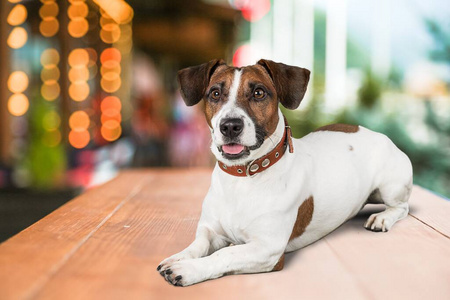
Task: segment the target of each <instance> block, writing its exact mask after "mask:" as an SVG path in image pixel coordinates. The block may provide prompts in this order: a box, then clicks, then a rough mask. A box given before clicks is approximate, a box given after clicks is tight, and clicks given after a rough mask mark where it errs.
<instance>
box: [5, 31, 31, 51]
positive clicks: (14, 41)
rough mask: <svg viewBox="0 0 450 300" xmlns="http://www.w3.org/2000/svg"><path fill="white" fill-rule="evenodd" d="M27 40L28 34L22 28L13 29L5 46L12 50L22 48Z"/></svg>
mask: <svg viewBox="0 0 450 300" xmlns="http://www.w3.org/2000/svg"><path fill="white" fill-rule="evenodd" d="M27 40H28V33H27V31H26V30H25V29H24V28H22V27H15V28H13V30H11V33H10V34H9V36H8V40H7V44H8V46H9V47H11V48H13V49H19V48H22V47H23V46H24V45H25V43H26V42H27Z"/></svg>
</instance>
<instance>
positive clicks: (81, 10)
mask: <svg viewBox="0 0 450 300" xmlns="http://www.w3.org/2000/svg"><path fill="white" fill-rule="evenodd" d="M88 13H89V7H88V6H87V4H86V3H84V2H83V1H72V4H71V5H70V6H69V9H68V10H67V15H68V16H69V18H70V19H75V18H85V17H87V15H88Z"/></svg>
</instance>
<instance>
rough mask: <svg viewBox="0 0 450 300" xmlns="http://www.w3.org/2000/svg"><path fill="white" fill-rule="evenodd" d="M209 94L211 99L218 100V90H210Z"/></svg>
mask: <svg viewBox="0 0 450 300" xmlns="http://www.w3.org/2000/svg"><path fill="white" fill-rule="evenodd" d="M210 95H211V99H213V100H214V101H218V100H220V92H219V90H214V91H212V92H211V94H210Z"/></svg>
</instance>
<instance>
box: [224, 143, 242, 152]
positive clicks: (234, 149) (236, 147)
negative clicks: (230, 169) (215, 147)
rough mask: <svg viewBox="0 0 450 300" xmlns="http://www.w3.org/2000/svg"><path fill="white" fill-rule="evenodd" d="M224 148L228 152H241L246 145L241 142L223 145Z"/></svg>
mask: <svg viewBox="0 0 450 300" xmlns="http://www.w3.org/2000/svg"><path fill="white" fill-rule="evenodd" d="M222 150H223V152H225V153H227V154H239V153H241V152H242V150H244V146H242V145H240V144H229V145H223V146H222Z"/></svg>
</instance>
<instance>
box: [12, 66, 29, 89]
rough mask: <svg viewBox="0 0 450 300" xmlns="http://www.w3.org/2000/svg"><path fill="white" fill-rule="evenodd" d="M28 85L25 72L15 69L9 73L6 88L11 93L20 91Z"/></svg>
mask: <svg viewBox="0 0 450 300" xmlns="http://www.w3.org/2000/svg"><path fill="white" fill-rule="evenodd" d="M27 87H28V76H27V74H25V72H22V71H15V72H12V73H11V75H9V78H8V89H9V90H10V91H11V92H13V93H22V92H23V91H25V90H26V89H27Z"/></svg>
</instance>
